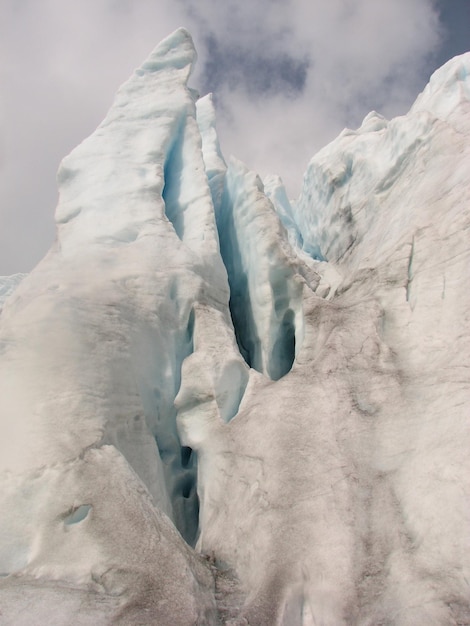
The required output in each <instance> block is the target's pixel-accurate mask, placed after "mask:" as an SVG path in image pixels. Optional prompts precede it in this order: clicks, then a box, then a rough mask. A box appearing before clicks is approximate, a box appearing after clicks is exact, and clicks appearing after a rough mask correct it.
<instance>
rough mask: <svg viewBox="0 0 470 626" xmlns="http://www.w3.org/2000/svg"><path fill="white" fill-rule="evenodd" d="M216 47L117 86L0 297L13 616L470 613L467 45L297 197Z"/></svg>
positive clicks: (399, 620) (330, 156)
mask: <svg viewBox="0 0 470 626" xmlns="http://www.w3.org/2000/svg"><path fill="white" fill-rule="evenodd" d="M194 60H195V52H194V48H193V44H192V41H191V38H190V36H189V34H188V33H187V32H186V31H185V30H183V29H180V30H178V31H176V32H175V33H173V34H172V35H171V36H170V37H168V38H167V39H166V40H164V41H163V42H162V43H161V44H160V45H159V46H158V47H157V48H156V50H155V51H154V52H153V53H152V55H151V56H150V57H149V59H148V60H147V61H146V62H145V63H144V64H143V65H142V67H141V68H140V69H138V70H137V71H136V72H135V74H134V75H133V76H132V77H131V78H130V79H129V81H128V82H127V83H125V84H124V85H123V86H122V87H121V89H120V90H119V91H118V94H117V96H116V99H115V102H114V104H113V106H112V108H111V110H110V111H109V113H108V115H107V116H106V118H105V120H104V121H103V122H102V124H101V125H100V126H99V127H98V129H97V130H96V131H95V132H94V133H93V135H91V136H90V137H89V138H88V139H86V140H85V141H84V142H83V143H82V144H80V145H79V146H78V147H77V148H76V149H75V150H74V151H73V152H72V153H71V154H70V155H69V156H68V157H66V158H65V159H64V161H63V163H62V165H61V167H60V170H59V174H58V181H59V190H60V198H59V205H58V207H57V212H56V220H57V239H56V243H55V245H54V246H53V248H52V249H51V250H50V251H49V253H48V254H47V256H46V257H45V258H44V259H43V261H42V262H41V263H40V264H39V265H38V266H37V267H36V269H35V270H34V271H33V272H32V273H31V274H30V275H29V276H27V277H23V276H17V277H12V278H8V279H3V282H1V284H0V295H1V294H4V295H5V298H6V299H5V301H4V302H3V304H2V306H3V309H2V310H1V314H0V416H1V417H0V419H1V421H0V424H1V435H2V436H1V438H0V449H1V450H0V466H1V467H0V502H1V505H0V510H1V512H2V514H1V517H0V572H1V574H2V579H1V580H0V624H2V625H14V626H23V625H24V626H26V625H28V626H30V625H31V624H35V625H36V624H37V625H38V626H39V625H43V624H48V625H49V624H51V625H54V626H56V625H57V626H66V625H67V626H68V625H70V624H74V626H88V625H90V626H91V625H93V626H100V625H113V626H114V625H138V624H140V625H142V624H145V625H151V624H158V625H161V626H170V625H174V626H186V625H188V626H189V625H194V624H200V625H211V624H214V625H215V624H232V625H235V624H238V625H243V624H245V625H248V624H249V625H252V626H255V625H257V626H274V625H276V624H277V625H279V626H280V625H283V626H341V625H344V626H346V625H348V626H349V625H352V624H356V625H364V626H366V625H367V626H372V625H374V626H375V625H378V624H383V625H385V624H386V625H390V626H391V625H393V626H411V625H413V626H421V625H423V626H424V625H426V626H428V625H429V626H431V625H435V626H438V625H442V626H444V625H449V624H455V625H457V624H470V601H469V591H470V590H469V580H470V557H469V554H470V454H469V449H470V448H469V446H470V436H469V433H470V377H469V371H470V321H469V320H470V315H469V311H470V291H469V290H468V288H467V282H468V276H469V270H470V238H469V228H470V141H469V138H470V54H468V55H464V56H462V57H457V58H455V59H453V60H451V61H449V62H448V63H447V64H446V65H445V66H444V67H443V68H441V69H440V70H438V71H437V72H436V73H435V74H434V75H433V77H432V78H431V80H430V83H429V84H428V86H427V87H426V89H425V90H424V92H423V93H422V94H421V95H420V96H419V98H418V99H417V101H416V103H415V104H414V106H413V107H412V109H411V111H410V112H409V113H408V115H406V116H403V117H400V118H396V119H394V120H392V121H390V122H388V121H387V120H385V119H384V118H383V117H381V116H380V115H378V114H377V113H375V112H374V113H371V114H369V115H368V116H367V117H366V118H365V120H364V122H363V124H362V126H361V128H359V129H358V130H356V131H352V130H345V131H343V133H342V134H341V135H340V136H339V137H338V138H337V139H336V140H335V141H334V142H332V143H331V144H330V145H328V146H327V147H326V148H324V149H323V150H322V151H321V152H320V153H318V154H317V155H316V156H315V157H314V158H313V159H312V161H311V162H310V164H309V166H308V169H307V172H306V175H305V178H304V185H303V189H302V192H301V195H300V198H299V199H298V201H297V202H290V201H289V200H288V198H287V195H286V193H285V190H284V188H283V186H282V182H281V181H280V179H279V178H277V177H270V178H269V179H267V180H266V181H265V182H264V184H263V182H262V181H261V180H260V179H259V177H258V176H257V175H256V174H255V173H253V172H251V171H250V170H249V169H248V168H247V167H246V166H245V165H244V164H242V163H241V162H239V161H237V160H235V159H233V158H232V159H231V160H230V161H229V162H228V164H227V163H226V162H225V160H224V158H223V156H222V154H221V152H220V149H219V145H218V141H217V134H216V130H215V116H214V109H213V105H212V102H211V99H210V96H206V97H204V98H201V99H198V95H197V94H196V92H194V91H193V90H192V89H189V88H188V87H187V80H188V77H189V75H190V72H191V68H192V64H193V62H194ZM2 299H3V297H2Z"/></svg>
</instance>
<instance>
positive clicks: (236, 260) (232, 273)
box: [216, 188, 261, 371]
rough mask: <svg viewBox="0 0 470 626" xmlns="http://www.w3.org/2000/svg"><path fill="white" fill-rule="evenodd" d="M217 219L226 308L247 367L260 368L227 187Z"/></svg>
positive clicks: (257, 342) (258, 350) (247, 292)
mask: <svg viewBox="0 0 470 626" xmlns="http://www.w3.org/2000/svg"><path fill="white" fill-rule="evenodd" d="M216 220H217V228H218V231H219V241H220V254H221V256H222V260H223V262H224V264H225V268H226V270H227V276H228V282H229V287H230V300H229V308H230V315H231V317H232V323H233V328H234V331H235V338H236V340H237V344H238V349H239V351H240V354H241V355H242V357H243V358H244V359H245V361H246V363H247V365H248V366H249V367H252V368H254V369H256V370H258V371H261V358H260V340H259V337H258V334H257V331H256V324H255V320H254V316H253V309H252V306H251V299H250V293H249V289H248V276H247V273H246V271H245V269H244V268H243V264H242V257H241V253H240V246H239V243H238V239H237V234H236V230H235V224H234V220H233V208H232V201H231V198H230V195H229V193H228V191H227V189H226V188H225V189H224V193H223V196H222V202H221V209H220V211H219V212H218V213H217V214H216Z"/></svg>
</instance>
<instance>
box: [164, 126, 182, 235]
mask: <svg viewBox="0 0 470 626" xmlns="http://www.w3.org/2000/svg"><path fill="white" fill-rule="evenodd" d="M183 131H184V125H183V124H180V128H179V130H178V131H177V133H176V137H175V140H174V142H173V145H172V146H171V147H170V149H169V150H168V152H167V154H166V159H165V165H164V170H163V171H164V186H163V191H162V198H163V201H164V203H165V214H166V216H167V218H168V219H169V220H170V222H171V223H172V224H173V228H174V229H175V232H176V234H177V235H178V237H179V238H180V239H181V240H182V239H183V237H184V210H183V209H182V207H181V204H180V201H179V199H180V195H181V177H182V174H183Z"/></svg>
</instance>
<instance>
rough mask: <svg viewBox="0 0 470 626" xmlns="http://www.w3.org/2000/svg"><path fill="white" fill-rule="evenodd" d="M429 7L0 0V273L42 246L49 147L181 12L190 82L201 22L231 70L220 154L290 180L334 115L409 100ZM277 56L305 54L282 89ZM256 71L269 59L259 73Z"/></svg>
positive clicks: (329, 134)
mask: <svg viewBox="0 0 470 626" xmlns="http://www.w3.org/2000/svg"><path fill="white" fill-rule="evenodd" d="M433 7H434V3H433V0H413V1H412V2H410V0H380V1H378V0H257V1H256V2H243V0H238V1H237V2H233V1H232V0H226V1H225V2H220V0H198V1H197V2H196V1H192V0H139V2H135V1H132V0H71V1H69V2H63V0H41V2H37V0H3V4H2V21H1V24H0V81H1V87H0V133H1V134H0V274H2V273H9V272H14V271H22V270H28V269H30V267H31V265H32V264H34V263H35V262H37V260H39V258H40V257H41V256H42V255H43V254H44V252H45V250H46V248H47V246H48V245H49V243H50V241H51V239H52V237H53V226H52V214H53V209H54V204H55V199H56V190H55V171H56V170H57V166H58V163H59V161H60V159H61V158H62V156H64V155H65V154H66V153H67V152H68V151H70V149H71V148H72V147H73V146H74V145H76V144H77V143H78V142H79V141H81V139H83V138H84V137H85V136H86V135H87V134H88V133H90V132H91V131H92V130H93V129H94V127H95V126H96V125H97V124H98V123H99V121H100V120H101V119H102V117H103V116H104V114H105V112H106V109H107V107H108V106H109V104H110V102H111V100H112V97H113V94H114V92H115V91H116V89H117V87H118V85H119V84H120V83H121V82H122V81H123V80H125V79H126V78H127V76H128V75H129V74H130V73H131V71H132V70H133V68H134V67H135V66H137V65H139V64H140V62H141V61H142V60H143V59H144V58H145V57H146V55H147V54H148V53H149V51H150V50H151V49H152V48H153V47H154V46H155V45H156V43H158V41H160V39H162V38H163V37H164V36H166V35H167V34H168V33H169V32H171V31H172V30H174V29H175V28H176V27H178V26H180V25H184V26H187V27H188V28H189V29H190V30H191V31H192V33H193V35H194V39H195V43H196V46H197V48H198V53H199V56H200V63H199V66H198V67H199V69H198V71H197V72H196V74H195V76H194V79H193V81H192V83H193V85H194V86H198V82H199V84H203V83H204V82H207V80H206V79H207V77H206V76H204V68H205V67H207V66H206V62H207V53H206V44H207V36H208V35H209V34H212V35H213V37H215V41H216V42H218V44H219V47H222V49H225V50H228V53H227V54H226V55H225V56H224V58H223V59H222V61H223V63H224V66H223V67H222V70H221V71H222V72H224V71H225V72H226V73H227V76H228V75H230V76H231V77H232V79H231V83H230V84H227V83H225V84H224V83H223V80H222V79H221V81H219V84H220V93H219V94H218V101H219V103H220V105H221V107H220V112H219V132H220V134H221V140H222V147H223V149H224V151H225V153H226V154H227V156H228V154H229V153H234V154H236V155H237V156H238V157H239V158H241V159H243V160H245V161H246V162H247V164H248V165H249V166H250V167H252V168H254V169H257V170H259V171H260V173H261V174H265V173H267V172H268V171H275V172H277V173H279V174H280V175H281V176H284V178H285V179H286V181H287V182H288V183H289V188H290V190H291V191H294V190H296V188H298V185H299V182H300V179H301V175H302V172H303V170H304V168H305V166H306V164H307V161H308V159H309V158H310V157H311V156H312V155H313V153H314V152H315V151H316V150H317V149H318V148H320V147H321V146H322V145H323V144H324V143H325V142H326V141H328V140H329V139H332V138H333V137H334V135H335V134H336V133H337V132H338V131H339V130H340V129H341V128H342V126H343V125H345V124H348V125H355V124H357V123H358V122H359V120H360V118H362V117H363V116H364V115H365V114H366V113H367V112H368V110H369V109H370V108H377V109H379V110H381V111H382V112H384V113H385V114H387V115H392V114H397V113H400V112H404V110H405V109H406V107H407V106H408V105H409V104H410V103H411V101H412V100H413V99H414V97H415V96H416V95H417V91H418V90H419V89H420V88H421V87H422V86H423V84H424V82H425V80H426V78H427V76H426V74H427V72H428V70H429V69H431V65H426V62H427V59H428V57H429V55H430V54H431V53H432V52H433V51H434V50H435V49H436V48H437V46H438V43H439V23H438V19H437V14H436V11H435V9H434V8H433ZM237 50H238V51H239V54H238V57H237V55H236V54H235V53H236V51H237ZM240 51H241V52H240ZM283 58H284V59H288V60H289V59H290V60H291V61H293V62H294V65H291V67H296V65H295V63H300V64H302V63H303V62H305V60H308V66H307V65H305V63H304V66H302V67H305V68H306V73H305V76H304V78H305V80H304V81H303V82H302V81H300V82H302V84H301V85H300V87H301V89H300V88H299V90H298V91H297V92H296V91H295V89H294V90H292V89H291V90H290V93H287V92H286V89H287V87H288V86H289V84H288V82H289V81H288V80H287V79H286V76H285V72H284V77H282V76H279V75H278V76H277V78H276V72H275V71H274V69H273V63H271V64H270V60H272V59H283ZM263 61H264V64H263ZM235 62H236V63H239V64H240V63H241V65H242V67H241V69H240V71H238V73H237V71H234V70H233V67H231V65H233V64H234V63H235ZM286 67H287V68H288V67H289V65H286ZM262 72H265V78H266V72H268V73H270V74H269V76H267V78H266V80H264V81H263V80H261V81H260V78H262V76H261V73H262ZM301 74H302V73H300V74H299V76H301ZM257 80H258V82H259V85H264V86H266V85H270V88H269V93H268V96H266V97H263V96H262V95H261V94H260V93H259V89H258V90H256V89H251V90H250V89H249V88H247V86H249V85H250V84H252V85H254V84H255V82H256V81H257ZM294 82H295V81H294ZM299 84H300V83H299Z"/></svg>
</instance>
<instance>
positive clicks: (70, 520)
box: [64, 504, 91, 526]
mask: <svg viewBox="0 0 470 626" xmlns="http://www.w3.org/2000/svg"><path fill="white" fill-rule="evenodd" d="M90 511H91V504H82V505H81V506H77V507H75V508H73V509H72V511H71V512H70V513H69V514H68V515H67V516H66V517H65V518H64V524H65V525H66V526H72V525H73V524H78V523H80V522H83V520H84V519H85V518H86V517H87V515H88V513H89V512H90Z"/></svg>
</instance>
